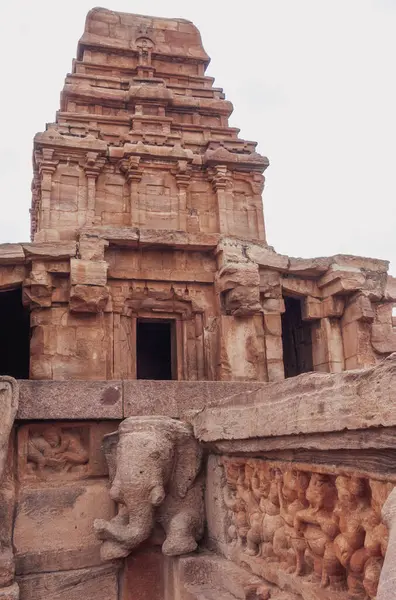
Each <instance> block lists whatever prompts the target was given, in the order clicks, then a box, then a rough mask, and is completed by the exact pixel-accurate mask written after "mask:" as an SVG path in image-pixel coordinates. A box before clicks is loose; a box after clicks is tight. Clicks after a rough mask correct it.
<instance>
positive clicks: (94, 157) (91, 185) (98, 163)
mask: <svg viewBox="0 0 396 600" xmlns="http://www.w3.org/2000/svg"><path fill="white" fill-rule="evenodd" d="M104 164H105V159H104V158H98V153H97V152H87V156H86V161H85V164H84V170H85V174H86V176H87V212H86V218H85V225H86V226H90V225H93V223H94V219H95V200H96V180H97V178H98V176H99V173H100V172H101V170H102V168H103V166H104Z"/></svg>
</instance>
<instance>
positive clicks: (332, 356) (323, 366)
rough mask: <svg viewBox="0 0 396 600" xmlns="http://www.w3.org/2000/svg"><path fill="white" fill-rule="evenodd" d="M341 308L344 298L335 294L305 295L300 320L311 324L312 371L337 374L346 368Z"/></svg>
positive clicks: (342, 307)
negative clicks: (321, 297)
mask: <svg viewBox="0 0 396 600" xmlns="http://www.w3.org/2000/svg"><path fill="white" fill-rule="evenodd" d="M343 310H344V300H343V298H341V297H338V296H328V297H327V298H325V299H324V300H322V299H319V298H314V297H313V296H306V297H305V298H304V302H303V310H302V319H303V321H308V322H310V323H311V334H312V362H313V368H314V371H320V372H323V373H340V372H341V371H343V370H344V368H345V360H344V347H343V339H342V329H341V320H340V317H341V315H342V314H343Z"/></svg>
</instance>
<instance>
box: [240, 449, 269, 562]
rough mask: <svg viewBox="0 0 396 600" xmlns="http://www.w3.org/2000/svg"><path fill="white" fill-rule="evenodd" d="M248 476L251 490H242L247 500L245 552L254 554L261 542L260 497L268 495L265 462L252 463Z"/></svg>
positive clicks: (258, 550) (258, 551)
mask: <svg viewBox="0 0 396 600" xmlns="http://www.w3.org/2000/svg"><path fill="white" fill-rule="evenodd" d="M253 468H254V470H253V473H252V475H251V477H250V486H251V492H247V491H246V492H244V493H245V498H246V500H247V502H248V504H249V505H248V511H249V512H248V515H249V525H250V528H249V531H248V532H247V536H246V554H249V555H251V556H255V555H256V554H259V553H260V550H261V544H262V542H263V518H264V514H263V511H262V510H261V508H260V502H261V499H262V498H264V497H267V496H268V492H269V488H270V481H269V475H268V469H267V468H266V465H265V463H259V462H258V461H257V462H256V463H254V467H253Z"/></svg>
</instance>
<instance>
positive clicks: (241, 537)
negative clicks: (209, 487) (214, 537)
mask: <svg viewBox="0 0 396 600" xmlns="http://www.w3.org/2000/svg"><path fill="white" fill-rule="evenodd" d="M223 464H224V471H225V477H226V485H225V486H224V488H223V499H224V504H225V505H226V507H227V508H228V512H229V520H230V524H229V525H228V528H227V535H228V539H229V542H230V543H236V544H238V545H239V546H242V545H244V544H245V542H246V536H247V533H248V531H249V522H248V516H247V508H246V504H245V502H244V501H243V500H242V498H240V497H239V496H238V494H237V489H236V486H237V481H238V480H239V478H240V472H241V470H242V469H243V467H242V466H241V465H240V464H239V463H236V462H234V461H231V460H226V461H224V462H223Z"/></svg>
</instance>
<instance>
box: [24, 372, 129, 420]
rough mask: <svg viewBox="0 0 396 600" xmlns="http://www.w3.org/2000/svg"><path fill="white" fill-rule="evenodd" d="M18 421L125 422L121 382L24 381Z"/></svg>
mask: <svg viewBox="0 0 396 600" xmlns="http://www.w3.org/2000/svg"><path fill="white" fill-rule="evenodd" d="M19 389H20V392H19V411H18V414H17V419H20V420H31V419H42V420H49V419H84V420H85V419H122V418H123V408H122V405H123V403H122V384H121V382H120V381H33V380H31V381H27V380H23V381H20V388H19Z"/></svg>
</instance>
